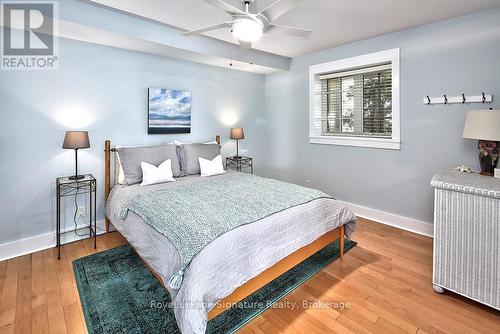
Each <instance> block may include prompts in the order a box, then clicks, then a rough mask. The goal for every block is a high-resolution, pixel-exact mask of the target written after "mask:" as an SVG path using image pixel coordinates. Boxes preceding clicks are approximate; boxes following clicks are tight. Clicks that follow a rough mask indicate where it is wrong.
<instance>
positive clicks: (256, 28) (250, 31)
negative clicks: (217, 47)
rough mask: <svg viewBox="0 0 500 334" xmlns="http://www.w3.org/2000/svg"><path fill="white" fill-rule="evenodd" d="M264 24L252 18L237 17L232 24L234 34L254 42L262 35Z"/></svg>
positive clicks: (242, 39) (243, 39)
mask: <svg viewBox="0 0 500 334" xmlns="http://www.w3.org/2000/svg"><path fill="white" fill-rule="evenodd" d="M263 29H264V26H263V24H262V23H261V22H258V21H256V20H252V19H239V20H236V22H235V23H234V25H233V34H234V36H235V37H236V38H237V39H238V40H240V41H244V42H255V41H257V40H258V39H260V38H261V37H262V33H263Z"/></svg>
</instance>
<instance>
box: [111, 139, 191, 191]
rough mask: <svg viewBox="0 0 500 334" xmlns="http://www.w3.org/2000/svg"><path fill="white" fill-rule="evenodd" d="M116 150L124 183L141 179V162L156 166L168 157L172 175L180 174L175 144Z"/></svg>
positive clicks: (138, 181)
mask: <svg viewBox="0 0 500 334" xmlns="http://www.w3.org/2000/svg"><path fill="white" fill-rule="evenodd" d="M117 151H118V156H119V159H120V165H121V167H122V168H123V184H124V185H130V184H134V183H140V182H141V181H142V170H141V162H146V163H148V164H150V165H154V166H158V165H159V164H161V163H162V162H164V161H165V160H167V159H170V161H171V168H172V173H173V176H174V177H179V176H181V170H180V164H179V159H178V158H177V149H176V146H175V145H161V146H142V147H119V148H117Z"/></svg>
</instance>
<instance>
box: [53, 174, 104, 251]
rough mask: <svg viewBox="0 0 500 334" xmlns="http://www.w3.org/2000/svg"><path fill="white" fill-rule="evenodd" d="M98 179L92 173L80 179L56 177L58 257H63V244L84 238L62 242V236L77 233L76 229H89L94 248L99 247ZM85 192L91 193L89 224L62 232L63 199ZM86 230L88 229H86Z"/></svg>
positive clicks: (89, 236)
mask: <svg viewBox="0 0 500 334" xmlns="http://www.w3.org/2000/svg"><path fill="white" fill-rule="evenodd" d="M96 183H97V182H96V179H95V178H94V177H93V176H92V175H91V174H86V175H84V178H82V179H79V180H72V179H70V178H69V177H67V176H65V177H58V178H57V179H56V197H57V198H56V202H57V204H56V206H57V208H56V247H57V259H60V258H61V245H62V244H66V243H70V242H74V241H78V240H82V239H83V238H77V240H72V241H69V242H61V236H63V235H67V234H70V233H75V232H76V231H82V230H87V229H88V238H94V249H96V248H97V218H96V217H97V213H96V212H97V210H96V206H97V194H96V193H97V191H96V190H97V184H96ZM83 194H89V226H88V227H85V228H79V229H77V230H73V229H72V230H71V231H65V232H61V199H62V198H65V197H69V196H78V195H83ZM85 232H86V231H85ZM76 234H77V236H79V237H83V236H84V237H85V238H87V236H86V235H85V234H84V235H79V234H78V233H76Z"/></svg>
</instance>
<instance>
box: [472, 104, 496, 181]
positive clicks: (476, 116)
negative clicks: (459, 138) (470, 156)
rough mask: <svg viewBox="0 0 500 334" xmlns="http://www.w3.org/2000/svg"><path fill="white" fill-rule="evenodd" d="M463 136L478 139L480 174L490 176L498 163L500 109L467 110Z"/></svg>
mask: <svg viewBox="0 0 500 334" xmlns="http://www.w3.org/2000/svg"><path fill="white" fill-rule="evenodd" d="M463 137H464V138H470V139H477V140H479V144H478V153H479V163H480V165H481V174H483V175H489V176H492V175H493V171H494V170H495V168H496V166H497V164H498V152H499V141H500V110H470V111H468V112H467V117H466V119H465V127H464V133H463Z"/></svg>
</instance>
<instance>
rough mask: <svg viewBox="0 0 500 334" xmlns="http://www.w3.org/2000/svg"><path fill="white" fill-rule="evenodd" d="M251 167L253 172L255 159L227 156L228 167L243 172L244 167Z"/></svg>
mask: <svg viewBox="0 0 500 334" xmlns="http://www.w3.org/2000/svg"><path fill="white" fill-rule="evenodd" d="M246 167H250V172H251V173H252V174H253V159H252V158H250V157H238V158H236V157H229V158H226V168H233V169H236V170H237V171H238V172H241V169H242V168H246Z"/></svg>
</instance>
